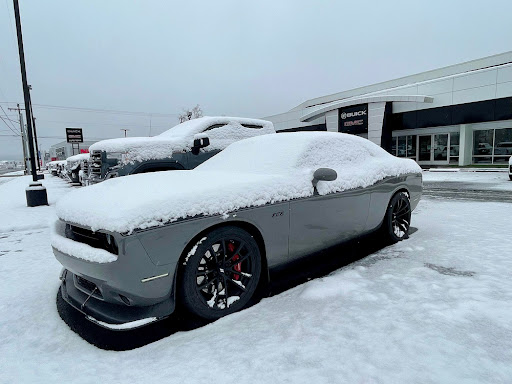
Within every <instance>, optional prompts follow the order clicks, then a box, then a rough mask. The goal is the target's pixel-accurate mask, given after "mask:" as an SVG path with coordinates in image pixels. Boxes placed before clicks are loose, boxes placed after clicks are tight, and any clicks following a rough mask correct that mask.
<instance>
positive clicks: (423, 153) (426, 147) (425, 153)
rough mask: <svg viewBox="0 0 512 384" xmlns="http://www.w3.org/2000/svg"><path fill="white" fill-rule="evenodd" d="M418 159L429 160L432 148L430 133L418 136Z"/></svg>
mask: <svg viewBox="0 0 512 384" xmlns="http://www.w3.org/2000/svg"><path fill="white" fill-rule="evenodd" d="M418 148H419V151H418V161H430V150H431V149H432V135H428V136H418Z"/></svg>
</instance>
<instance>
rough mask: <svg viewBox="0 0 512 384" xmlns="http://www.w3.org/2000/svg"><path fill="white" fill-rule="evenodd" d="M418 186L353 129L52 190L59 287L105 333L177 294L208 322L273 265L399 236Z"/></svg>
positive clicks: (241, 298)
mask: <svg viewBox="0 0 512 384" xmlns="http://www.w3.org/2000/svg"><path fill="white" fill-rule="evenodd" d="M143 186H144V189H142V188H143ZM421 192H422V176H421V169H420V167H419V166H418V165H417V164H416V163H415V162H414V161H413V160H410V159H399V158H396V157H394V156H392V155H390V154H388V153H387V152H386V151H384V150H383V149H382V148H380V147H379V146H377V145H375V144H373V143H371V142H370V141H368V140H366V139H363V138H360V137H357V136H352V135H347V134H342V133H332V132H297V133H283V134H278V135H264V136H259V137H254V138H250V139H246V140H242V141H239V142H236V143H234V144H231V145H230V146H229V147H228V148H227V149H225V150H224V151H222V152H221V153H220V154H218V155H217V156H215V157H213V158H211V159H210V160H208V161H206V162H205V163H203V164H202V165H200V166H199V167H197V168H196V169H194V170H188V171H172V172H159V173H152V174H141V175H134V176H131V177H127V178H120V179H112V180H108V181H106V182H104V183H101V184H97V185H93V186H92V187H90V188H84V189H81V190H77V191H73V192H71V193H69V194H68V195H66V196H65V197H63V198H62V199H61V200H60V201H59V202H58V204H57V209H56V211H57V215H58V217H59V220H58V221H57V222H56V223H55V230H54V234H53V237H52V246H53V251H54V254H55V256H56V258H57V260H58V261H59V262H60V263H61V264H62V265H63V267H64V270H63V274H62V276H61V279H62V285H61V293H62V296H63V298H64V300H65V301H67V302H68V303H69V304H70V305H72V306H73V307H75V308H76V309H78V310H79V311H81V312H83V313H84V314H85V315H86V316H87V318H88V319H89V320H91V321H93V322H96V323H97V324H100V325H102V326H104V327H107V328H112V329H126V328H132V327H136V326H141V325H144V324H147V323H149V322H152V321H156V320H158V319H161V318H164V317H166V316H168V315H170V314H171V313H172V312H173V311H174V308H175V306H176V303H177V301H178V300H179V301H180V302H181V303H182V304H183V305H184V306H185V307H186V308H188V310H189V311H191V312H193V313H194V314H196V315H198V316H201V317H203V318H207V319H216V318H219V317H221V316H224V315H226V314H229V313H232V312H234V311H237V310H240V309H243V308H244V307H246V306H247V305H248V303H250V301H251V299H252V298H253V297H254V296H255V292H257V287H258V286H259V284H266V283H268V279H269V270H270V269H271V268H273V267H275V266H278V265H280V264H286V263H288V262H290V261H292V260H294V259H297V258H300V257H303V256H306V255H310V254H313V253H316V252H317V251H320V250H323V249H326V248H328V247H331V246H333V245H335V244H338V243H341V242H344V241H346V240H349V239H352V238H354V237H357V236H360V235H363V234H365V233H368V232H371V231H374V230H376V229H377V228H379V227H381V228H382V231H383V232H384V233H385V234H386V236H387V237H388V238H389V240H390V241H392V242H396V241H399V240H402V239H404V238H407V236H408V231H409V225H410V220H411V211H412V210H413V209H414V208H415V207H416V205H417V204H418V201H419V199H420V196H421ZM76 201H80V204H79V205H77V204H76ZM319 262H321V260H319Z"/></svg>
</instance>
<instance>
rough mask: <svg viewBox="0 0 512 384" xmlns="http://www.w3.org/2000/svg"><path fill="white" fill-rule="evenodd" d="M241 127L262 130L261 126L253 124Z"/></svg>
mask: <svg viewBox="0 0 512 384" xmlns="http://www.w3.org/2000/svg"><path fill="white" fill-rule="evenodd" d="M241 126H242V127H245V128H254V129H263V127H262V126H261V125H254V124H241Z"/></svg>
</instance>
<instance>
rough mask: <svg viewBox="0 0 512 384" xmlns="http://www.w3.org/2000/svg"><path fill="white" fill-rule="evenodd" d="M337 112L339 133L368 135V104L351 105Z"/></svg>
mask: <svg viewBox="0 0 512 384" xmlns="http://www.w3.org/2000/svg"><path fill="white" fill-rule="evenodd" d="M339 112H340V115H339V116H340V120H339V126H338V131H339V132H343V133H352V134H360V133H368V104H358V105H351V106H349V107H345V108H341V109H340V111H339Z"/></svg>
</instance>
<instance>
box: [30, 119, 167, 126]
mask: <svg viewBox="0 0 512 384" xmlns="http://www.w3.org/2000/svg"><path fill="white" fill-rule="evenodd" d="M37 121H44V122H46V123H61V124H80V125H112V126H114V127H141V128H148V127H149V125H143V124H121V123H119V124H118V123H104V122H84V121H74V120H46V119H37ZM170 126H171V125H170V124H165V125H154V124H153V125H152V127H170Z"/></svg>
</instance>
